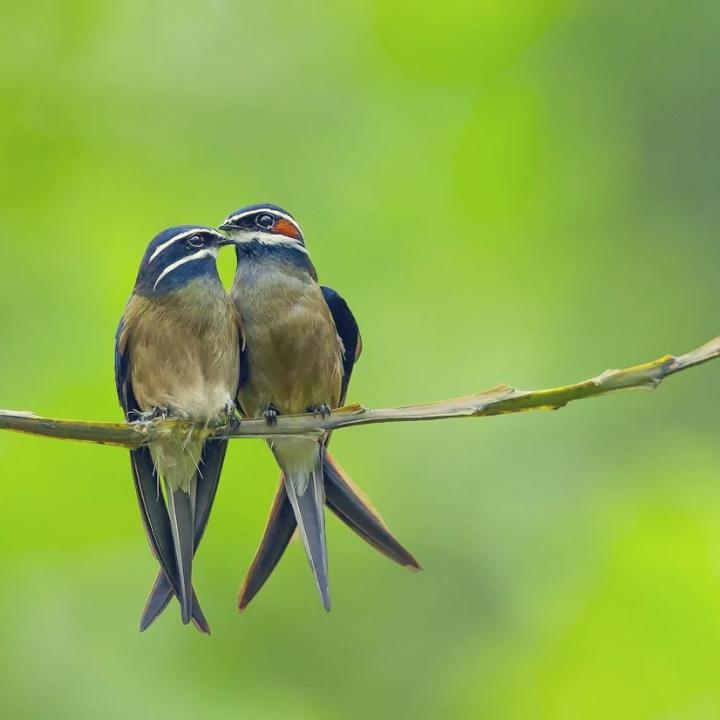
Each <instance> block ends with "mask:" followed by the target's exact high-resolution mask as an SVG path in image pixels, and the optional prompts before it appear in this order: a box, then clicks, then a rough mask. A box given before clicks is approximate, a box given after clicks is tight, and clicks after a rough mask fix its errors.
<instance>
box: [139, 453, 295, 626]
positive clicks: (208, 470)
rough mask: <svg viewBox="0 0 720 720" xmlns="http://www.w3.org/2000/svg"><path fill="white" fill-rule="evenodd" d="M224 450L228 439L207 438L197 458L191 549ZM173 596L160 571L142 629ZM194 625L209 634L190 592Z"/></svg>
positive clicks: (212, 495)
mask: <svg viewBox="0 0 720 720" xmlns="http://www.w3.org/2000/svg"><path fill="white" fill-rule="evenodd" d="M226 451H227V440H210V441H209V442H207V443H205V446H204V448H203V451H202V455H201V459H200V469H199V473H198V480H197V490H196V493H195V543H194V546H195V547H194V549H195V552H197V549H198V545H200V541H201V540H202V538H203V535H204V533H205V529H206V528H207V524H208V520H209V518H210V512H211V511H212V507H213V504H214V502H215V496H216V494H217V489H218V485H219V483H220V473H221V472H222V467H223V463H224V461H225V454H226ZM291 512H292V511H291ZM173 595H174V591H173V587H172V583H171V582H170V579H169V578H168V575H167V573H165V572H164V571H163V570H160V572H159V574H158V577H157V580H156V581H155V585H154V586H153V589H152V592H151V593H150V597H149V598H148V601H147V604H146V605H145V609H144V611H143V615H142V620H141V621H140V630H141V632H143V631H145V630H147V629H148V628H149V627H150V625H152V623H153V622H155V620H156V619H157V618H158V617H159V615H160V614H161V613H162V612H163V611H164V610H165V608H166V607H167V606H168V605H169V603H170V601H171V600H172V598H173ZM192 612H193V618H192V620H193V624H194V625H195V627H196V628H197V629H198V630H200V632H203V633H205V634H206V635H209V634H210V625H209V623H208V621H207V620H206V619H205V615H204V614H203V612H202V609H201V607H200V603H199V601H198V599H197V596H196V595H195V593H194V591H193V598H192Z"/></svg>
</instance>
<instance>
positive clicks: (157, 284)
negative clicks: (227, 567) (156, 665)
mask: <svg viewBox="0 0 720 720" xmlns="http://www.w3.org/2000/svg"><path fill="white" fill-rule="evenodd" d="M229 242H230V241H229V240H228V239H227V238H226V236H225V235H223V234H222V233H220V232H218V231H217V230H214V229H212V228H208V227H202V226H195V225H183V226H179V227H174V228H170V229H168V230H165V231H164V232H161V233H160V234H159V235H157V236H156V237H155V238H154V239H153V241H152V242H151V243H150V245H149V247H148V249H147V251H146V253H145V256H144V257H143V260H142V263H141V265H140V271H139V273H138V276H137V281H136V283H135V289H134V291H133V294H132V296H131V298H130V300H129V302H128V304H127V307H126V308H125V313H124V315H123V319H122V321H121V322H120V327H119V328H118V332H117V336H116V348H115V380H116V385H117V390H118V396H119V398H120V404H121V405H122V408H123V410H124V411H125V415H126V417H127V419H128V420H135V419H138V418H139V417H152V416H153V415H163V416H174V417H179V418H182V419H184V420H187V421H189V422H190V423H192V426H193V430H192V431H191V432H190V433H189V434H188V432H187V431H184V432H175V433H173V432H169V433H168V434H167V435H165V436H163V437H162V438H161V439H160V440H158V441H155V442H153V443H152V444H151V445H150V446H149V447H143V448H140V449H138V450H134V451H132V452H131V460H132V470H133V476H134V479H135V487H136V491H137V495H138V500H139V502H140V510H141V514H142V518H143V523H144V525H145V530H146V531H147V535H148V539H149V541H150V545H151V547H152V549H153V552H154V553H155V556H156V557H157V559H158V561H159V562H160V565H161V568H162V570H161V573H160V575H159V576H158V580H157V582H156V585H155V588H154V590H153V593H152V595H151V599H150V602H149V603H148V606H147V607H146V610H145V614H144V616H143V620H142V622H141V629H143V630H144V629H145V628H146V627H147V626H148V625H149V624H150V623H151V622H152V620H154V619H155V617H157V615H158V614H159V613H160V612H161V611H162V610H163V609H164V607H165V606H166V605H167V603H168V601H169V600H170V599H171V598H172V596H173V595H175V596H176V597H177V598H178V599H179V601H180V607H181V616H182V621H183V623H185V624H188V623H189V622H190V621H191V620H192V621H194V623H195V625H196V626H197V627H198V628H199V629H200V630H202V631H203V632H209V626H208V623H207V621H206V619H205V617H204V616H203V613H202V610H201V609H200V605H199V603H198V600H197V597H196V595H195V592H194V589H193V586H192V561H193V556H194V553H195V550H196V548H197V545H198V543H199V541H200V539H201V537H202V534H203V532H204V530H205V526H206V525H207V521H208V517H209V514H210V510H211V507H212V504H213V500H214V498H215V492H216V490H217V485H218V481H219V478H220V472H221V470H222V465H223V461H224V458H225V451H226V449H227V442H226V441H222V440H208V439H207V437H208V434H209V432H208V428H209V426H212V425H214V424H219V423H222V422H225V421H226V420H227V419H228V418H229V417H231V416H233V414H234V402H235V397H236V395H237V389H238V384H239V381H240V347H241V338H242V332H241V328H240V321H239V316H238V312H237V310H236V308H235V305H234V303H233V302H232V300H230V299H229V298H228V296H227V294H226V293H225V290H224V288H223V286H222V283H221V281H220V277H219V275H218V271H217V265H216V258H217V254H218V251H219V249H220V248H221V247H222V246H223V245H227V244H229ZM161 486H162V487H163V489H164V494H163V493H161V492H160V487H161ZM163 495H164V496H163ZM158 602H159V603H160V605H159V606H157V603H158Z"/></svg>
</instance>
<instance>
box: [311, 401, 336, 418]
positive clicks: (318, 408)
mask: <svg viewBox="0 0 720 720" xmlns="http://www.w3.org/2000/svg"><path fill="white" fill-rule="evenodd" d="M307 411H308V412H309V413H312V415H313V417H316V418H318V417H319V418H322V419H323V420H325V419H327V418H329V417H330V413H331V412H332V408H331V407H330V406H329V405H328V404H327V403H323V404H322V405H311V406H310V407H308V408H307Z"/></svg>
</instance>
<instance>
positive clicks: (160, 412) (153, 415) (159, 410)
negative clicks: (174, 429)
mask: <svg viewBox="0 0 720 720" xmlns="http://www.w3.org/2000/svg"><path fill="white" fill-rule="evenodd" d="M175 416H176V413H175V412H174V411H173V409H172V408H169V407H156V408H153V409H152V410H147V411H146V412H144V413H142V414H141V415H139V419H140V420H141V421H142V422H152V421H153V420H167V419H168V418H171V417H175Z"/></svg>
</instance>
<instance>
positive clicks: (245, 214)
mask: <svg viewBox="0 0 720 720" xmlns="http://www.w3.org/2000/svg"><path fill="white" fill-rule="evenodd" d="M260 213H267V214H268V215H273V216H275V215H277V216H278V217H281V218H282V219H283V220H287V221H288V222H289V223H291V224H292V225H293V226H294V227H296V228H297V230H298V232H299V233H302V230H300V226H299V225H298V224H297V221H296V220H295V218H292V217H290V215H288V214H287V213H284V212H280V211H279V210H273V209H272V208H257V209H255V210H246V211H245V212H242V213H239V214H238V215H231V216H230V217H229V218H228V219H227V220H226V221H225V222H229V223H234V222H237V221H238V220H242V218H245V217H250V215H258V214H260Z"/></svg>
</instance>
